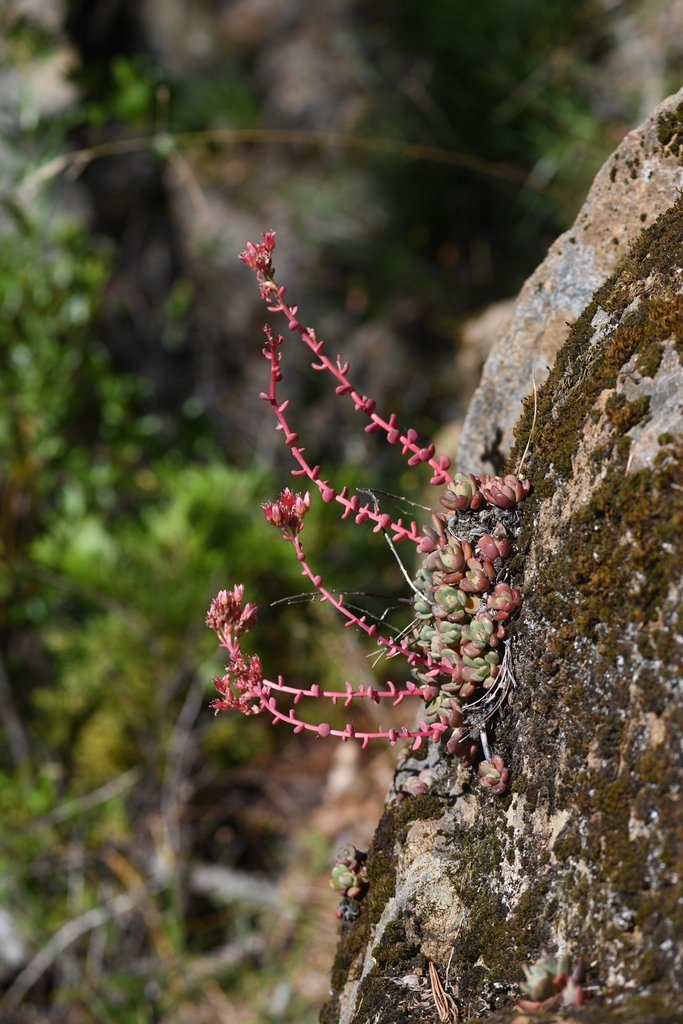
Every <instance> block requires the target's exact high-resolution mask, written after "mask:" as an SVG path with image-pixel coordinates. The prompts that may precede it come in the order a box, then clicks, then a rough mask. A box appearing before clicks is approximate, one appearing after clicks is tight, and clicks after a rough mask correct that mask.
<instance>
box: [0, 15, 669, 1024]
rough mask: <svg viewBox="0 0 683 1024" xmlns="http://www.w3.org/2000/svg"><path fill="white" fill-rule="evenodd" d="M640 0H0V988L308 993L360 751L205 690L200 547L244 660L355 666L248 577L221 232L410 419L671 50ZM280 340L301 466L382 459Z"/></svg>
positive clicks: (191, 996) (130, 993) (252, 544)
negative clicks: (636, 48)
mask: <svg viewBox="0 0 683 1024" xmlns="http://www.w3.org/2000/svg"><path fill="white" fill-rule="evenodd" d="M665 7H666V9H667V12H668V15H669V16H670V14H671V10H672V9H675V8H676V5H673V8H672V5H669V4H667V5H664V4H657V3H655V2H653V0H652V2H648V0H642V2H635V0H633V2H631V3H624V4H609V5H608V4H603V3H598V2H597V0H581V2H579V3H577V2H569V0H542V2H541V0H524V2H521V3H515V4H509V5H501V4H500V3H497V2H494V0H482V2H480V3H478V4H475V5H464V4H459V3H454V2H453V0H432V2H431V3H430V4H428V5H424V4H419V5H416V4H414V3H412V2H410V0H392V2H391V3H388V2H387V3H384V4H373V5H372V12H370V11H368V10H366V9H365V5H362V4H358V3H352V2H351V0H348V2H344V3H333V2H332V0H329V2H325V3H320V2H318V3H308V2H305V0H301V2H300V3H297V4H281V3H277V2H276V0H270V2H265V0H264V2H263V3H260V4H258V3H253V2H251V3H250V2H246V0H234V2H232V3H228V4H221V3H218V2H217V0H203V2H201V3H198V4H188V5H177V4H173V3H171V2H168V3H164V2H157V3H151V2H148V3H140V2H137V3H133V2H128V0H119V2H114V0H94V2H90V3H88V2H85V0H84V2H79V0H70V2H69V3H66V4H64V5H62V4H59V3H57V2H54V3H45V4H43V5H35V4H33V5H32V4H29V3H27V2H26V3H24V2H19V0H15V2H10V3H7V4H5V5H4V6H3V8H2V11H1V12H0V30H1V31H0V38H1V39H2V42H1V43H0V116H1V121H0V127H1V130H2V138H1V141H0V146H1V149H2V156H3V160H2V166H3V168H4V170H3V171H2V177H1V179H0V188H1V193H0V201H1V208H0V226H1V230H2V244H1V245H0V308H1V311H2V317H1V320H0V332H1V333H0V455H1V457H0V492H1V504H0V550H1V552H2V559H1V561H0V725H1V727H2V729H3V732H4V741H5V742H4V743H3V745H2V749H1V750H0V823H1V824H0V986H2V989H3V990H4V991H5V993H6V1003H5V1005H6V1007H7V1010H6V1012H7V1013H9V1017H10V1019H13V1020H14V1019H16V1020H26V1021H46V1022H50V1024H52V1022H57V1021H60V1022H67V1024H73V1022H81V1021H84V1022H85V1021H98V1022H110V1021H111V1022H117V1024H118V1022H120V1024H129V1022H130V1024H132V1022H135V1024H138V1022H140V1024H141V1022H145V1024H147V1022H152V1021H183V1020H185V1019H187V1020H192V1021H207V1022H212V1021H227V1020H230V1021H231V1022H237V1024H239V1022H240V1021H245V1022H247V1021H248V1022H266V1021H267V1022H270V1024H286V1022H289V1021H292V1022H293V1021H297V1022H306V1021H313V1020H315V1019H316V1016H317V1009H318V1008H319V1006H320V1003H321V1001H322V999H323V998H324V994H325V991H326V987H327V981H326V971H327V969H328V967H329V962H330V956H331V950H332V948H333V944H334V934H335V923H334V905H335V901H334V896H333V894H332V893H331V891H330V890H329V889H328V888H327V883H326V881H325V877H324V876H325V872H326V870H327V869H328V867H329V863H330V862H331V860H332V859H333V856H334V851H335V848H336V846H337V845H338V842H340V841H342V840H353V841H359V840H361V841H362V835H359V834H358V833H363V832H364V830H365V832H366V833H367V832H368V830H369V829H371V827H372V818H373V809H374V808H376V807H377V806H378V804H377V801H379V802H381V800H382V798H383V792H384V786H385V785H386V779H387V777H388V775H387V773H388V772H389V771H390V764H391V761H390V758H389V755H388V754H387V753H386V752H380V753H379V754H376V755H375V756H374V759H373V757H371V756H369V757H368V759H367V760H366V761H365V762H364V767H363V770H362V771H359V770H358V769H357V767H354V765H353V764H352V763H350V764H347V765H346V772H347V775H346V783H345V786H346V788H344V787H343V786H342V787H341V788H339V786H337V787H336V788H335V785H336V784H335V783H333V773H334V771H336V770H338V769H339V768H340V763H339V762H337V761H334V760H333V759H334V758H335V757H336V756H337V755H336V753H335V751H333V750H332V749H329V750H327V749H325V750H323V749H322V747H323V746H324V745H321V744H315V743H314V744H307V743H306V742H303V741H302V740H301V739H299V738H296V739H294V740H292V738H290V737H289V736H286V735H284V734H281V733H279V732H278V731H277V730H270V729H268V728H266V726H265V725H263V724H262V723H261V722H260V721H259V720H251V721H248V722H245V721H243V720H240V721H236V720H234V719H232V718H231V717H229V716H223V717H221V718H218V719H216V720H214V719H213V717H212V715H211V712H210V708H209V701H210V699H211V689H212V688H211V678H212V675H213V674H214V673H215V672H217V671H218V670H219V669H220V667H221V664H220V659H219V658H218V657H217V655H216V654H215V652H214V650H213V644H212V640H211V637H210V636H209V635H208V634H207V635H206V636H205V635H204V633H205V632H206V631H205V630H204V628H203V619H204V615H205V610H206V608H207V606H208V603H209V600H210V598H211V596H212V595H213V593H214V592H215V591H216V590H217V589H218V588H220V587H221V586H225V585H229V584H232V583H233V582H238V581H243V582H245V583H246V584H247V587H248V591H249V597H250V598H251V599H252V600H256V601H257V602H258V603H259V604H260V605H262V606H263V608H264V613H263V615H262V623H261V629H260V641H259V643H260V650H261V652H262V653H263V655H264V660H265V661H266V663H268V662H270V664H271V668H272V671H282V672H283V673H289V674H290V675H292V676H294V677H298V676H308V677H309V678H310V677H312V676H313V675H315V676H317V677H318V678H319V679H320V680H321V681H325V682H328V683H330V682H331V681H332V680H337V681H339V680H340V678H341V672H340V665H343V666H344V667H345V670H346V671H347V672H349V671H354V672H356V673H363V672H369V671H370V668H369V666H368V664H367V661H366V659H365V652H364V651H363V650H362V649H360V648H356V647H355V646H354V642H353V640H352V639H349V637H348V634H344V636H343V637H341V638H340V636H339V633H338V631H337V630H336V629H335V624H334V622H331V621H330V620H329V619H328V617H327V616H326V615H325V614H323V610H321V609H320V608H319V607H316V606H314V605H309V604H306V605H303V606H302V605H300V604H297V603H293V604H284V605H279V606H278V607H276V608H271V607H270V605H271V602H273V601H276V600H278V599H280V598H282V597H284V596H287V595H296V594H298V593H299V591H300V589H301V583H300V578H299V577H298V575H297V571H296V567H295V566H294V565H293V564H292V561H291V559H290V558H289V557H288V556H289V551H288V549H287V548H286V546H285V545H284V544H282V543H281V542H280V541H279V539H278V538H277V537H276V536H275V535H271V534H270V533H269V531H268V528H267V526H266V524H265V521H264V522H262V521H261V519H260V517H259V515H258V506H259V504H260V503H261V502H262V501H265V500H267V499H269V498H270V497H272V496H273V494H274V493H275V492H276V491H277V490H278V489H279V487H281V486H282V485H283V484H284V483H285V482H287V476H286V474H287V470H288V468H289V467H288V465H287V463H286V460H285V459H283V458H282V457H281V453H280V451H279V449H278V446H277V439H276V438H275V437H274V435H273V432H272V431H271V429H270V424H269V423H267V422H266V417H265V412H264V410H263V409H262V408H261V407H260V403H259V402H258V398H257V395H258V392H259V390H260V389H261V387H262V382H263V379H264V366H263V365H262V360H261V358H260V355H259V352H260V341H259V335H260V326H261V324H262V321H263V310H262V308H261V307H260V304H259V301H258V297H257V296H256V295H255V294H254V292H255V289H254V287H253V283H252V281H250V280H249V276H248V274H247V272H245V271H244V268H242V267H241V266H240V265H239V263H238V261H237V259H236V256H237V253H238V251H239V250H240V249H241V248H242V247H243V245H244V243H245V242H246V240H247V239H248V238H254V239H255V238H257V237H258V236H259V235H260V233H261V231H262V230H263V229H266V228H276V229H277V231H278V234H279V247H278V256H279V259H278V266H279V267H281V269H282V271H283V276H286V277H287V279H288V280H289V281H290V294H292V295H296V296H297V297H298V299H299V300H300V301H301V304H302V305H305V306H306V309H307V313H306V317H307V320H308V321H309V322H312V323H316V324H317V325H318V326H319V333H320V334H321V335H323V336H324V337H326V338H328V339H329V343H330V344H331V345H333V346H334V345H336V344H338V345H339V347H340V348H343V350H344V352H345V353H347V354H348V355H349V357H350V358H351V360H352V366H354V367H355V370H356V376H357V378H358V379H359V380H360V382H361V386H362V388H363V390H365V391H367V392H368V393H372V394H375V395H376V396H377V397H378V399H379V400H380V402H381V403H382V404H383V406H384V407H385V408H389V407H391V408H394V409H395V410H396V411H397V412H398V413H399V414H400V416H401V418H402V420H403V421H404V422H410V423H413V424H414V425H416V426H418V427H419V428H420V429H421V430H422V431H424V433H425V434H428V435H432V434H433V433H434V432H435V431H437V430H439V429H440V428H441V427H443V426H444V425H446V424H447V423H449V422H450V421H452V420H457V419H458V417H460V416H461V415H462V412H463V408H464V405H465V403H466V400H467V397H468V395H467V391H468V385H467V384H466V383H465V377H464V374H463V376H462V379H460V378H459V377H458V371H457V368H458V366H459V363H458V352H459V341H460V337H461V330H462V326H463V323H464V322H465V321H466V320H467V318H468V317H470V316H472V314H473V313H475V312H476V311H478V310H479V309H481V308H482V307H484V306H486V305H487V304H489V303H491V302H493V301H494V300H497V299H501V298H504V297H507V296H509V295H512V294H514V292H515V291H516V289H517V288H518V287H519V285H520V284H521V283H522V281H523V280H524V278H525V277H526V276H527V274H528V273H529V272H530V271H531V269H533V267H534V266H535V265H536V263H537V262H538V261H539V260H540V259H541V258H542V256H543V255H544V252H545V249H546V248H547V245H548V244H549V242H550V241H552V239H553V238H554V237H555V236H556V235H557V233H558V232H559V231H561V230H562V229H563V228H564V227H565V226H566V225H567V224H568V223H569V222H570V221H571V218H572V216H573V214H574V212H575V211H576V209H577V208H578V205H579V204H580V202H581V200H582V198H583V196H584V194H585V191H586V188H587V186H588V184H589V182H590V179H591V178H592V176H593V174H594V172H595V170H596V169H597V167H598V166H599V165H600V163H601V161H602V160H603V158H604V157H605V155H606V154H607V153H608V152H609V151H610V150H611V149H612V148H613V145H614V144H615V142H616V141H617V140H618V139H619V138H620V136H621V135H622V134H623V132H624V131H625V130H626V129H627V128H628V127H629V126H630V125H632V124H634V123H636V122H637V121H638V120H639V119H640V118H641V117H642V116H643V115H644V114H646V113H647V112H648V108H649V106H650V105H651V104H652V103H653V102H656V101H657V100H658V99H659V98H662V97H663V96H664V95H666V94H667V93H668V92H670V91H673V90H674V89H675V88H677V87H678V85H679V81H677V73H678V72H679V69H680V57H681V53H680V49H679V50H677V49H676V46H677V45H678V46H680V42H679V43H678V44H677V43H676V38H678V39H679V40H680V38H681V36H680V35H679V36H678V37H676V36H675V35H672V34H671V33H670V32H668V31H667V24H666V22H665V19H664V8H665ZM39 8H40V9H39ZM633 40H638V41H639V45H640V46H641V58H642V59H641V60H640V62H638V65H637V68H636V69H635V70H634V64H633V60H632V58H631V57H629V54H630V53H631V51H630V50H629V48H628V47H629V45H630V43H631V42H633ZM627 44H628V45H627ZM648 47H649V49H648ZM652 54H654V55H655V56H654V57H652ZM303 133H307V134H303ZM304 368H305V364H304V362H303V361H302V360H301V359H300V360H299V362H298V363H297V360H296V358H295V359H294V370H293V373H292V380H291V384H290V393H291V397H292V398H293V400H294V401H295V402H296V404H297V408H298V413H299V418H300V420H301V423H302V427H303V429H304V430H305V431H306V433H307V435H308V438H309V439H310V441H311V444H312V445H316V446H317V447H318V449H319V452H320V455H321V457H327V458H328V460H330V462H331V464H332V467H333V468H332V473H333V475H334V477H335V478H339V479H344V480H346V481H349V482H350V483H351V484H358V485H359V486H363V485H366V486H373V487H382V488H385V489H386V490H388V491H391V492H394V493H396V492H397V493H400V494H402V495H405V496H407V497H416V496H418V495H419V488H420V485H421V481H420V479H419V478H417V477H415V476H414V475H413V474H410V473H405V472H403V471H402V470H401V468H400V467H399V466H397V465H396V463H394V462H393V461H392V460H391V456H390V453H389V457H387V453H385V452H383V451H381V450H377V448H376V447H368V448H366V447H364V443H363V442H362V441H359V440H358V433H357V432H356V430H355V429H354V427H353V424H352V422H351V420H350V419H344V418H343V413H342V412H341V411H340V410H339V409H338V408H337V407H336V405H335V404H334V403H333V402H330V400H329V398H328V397H327V396H324V395H321V394H319V393H318V391H317V389H316V382H315V381H311V379H310V377H309V376H308V375H307V374H305V373H304V372H303V370H304ZM386 500H390V499H386ZM356 533H357V531H344V532H342V531H341V529H339V530H338V529H337V528H336V524H335V520H334V517H333V516H331V515H330V514H329V511H328V512H327V513H326V512H325V511H324V510H320V509H317V510H316V511H315V513H312V514H311V518H310V522H309V521H307V534H308V540H309V546H310V547H311V549H313V548H315V547H317V548H318V550H319V551H321V552H324V554H325V565H326V570H325V571H326V578H330V579H333V578H336V580H337V581H338V584H339V585H340V586H343V587H344V588H345V589H350V590H368V589H370V590H372V591H373V592H379V593H382V594H385V595H387V596H386V597H385V598H384V602H385V604H386V603H390V602H391V601H393V600H395V598H396V595H397V594H400V592H401V583H402V580H401V577H400V575H399V573H398V571H397V570H396V568H395V567H394V566H393V565H392V561H391V557H390V555H389V554H388V553H387V552H385V551H383V550H382V549H381V546H379V548H378V545H377V541H376V539H375V543H374V545H373V543H372V539H370V540H369V541H367V540H365V539H364V538H363V537H360V536H357V535H356ZM368 544H369V545H370V546H369V547H368V546H367V545H368ZM368 565H372V566H373V578H372V579H371V580H369V579H368V574H367V566H368ZM375 566H377V568H375ZM380 607H382V605H380ZM381 670H382V669H381V667H380V671H381ZM342 767H343V766H342ZM349 773H350V774H349ZM335 778H336V776H335ZM326 787H327V788H326ZM330 811H332V813H331V814H330V813H329V812H330ZM352 821H355V823H356V831H355V833H353V832H352V831H351V830H350V822H352Z"/></svg>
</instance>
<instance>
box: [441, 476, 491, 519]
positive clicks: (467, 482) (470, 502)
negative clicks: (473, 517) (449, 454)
mask: <svg viewBox="0 0 683 1024" xmlns="http://www.w3.org/2000/svg"><path fill="white" fill-rule="evenodd" d="M440 500H441V504H442V505H443V506H444V508H447V509H448V510H449V512H466V511H467V510H468V509H472V511H473V512H475V511H476V510H477V509H479V508H481V507H482V505H483V504H484V498H483V496H482V493H481V491H480V490H479V479H478V478H477V477H476V476H474V475H473V474H472V473H456V474H455V475H454V477H453V479H452V481H451V482H450V483H449V484H448V487H447V488H446V492H445V494H443V495H442V497H441V499H440Z"/></svg>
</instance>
